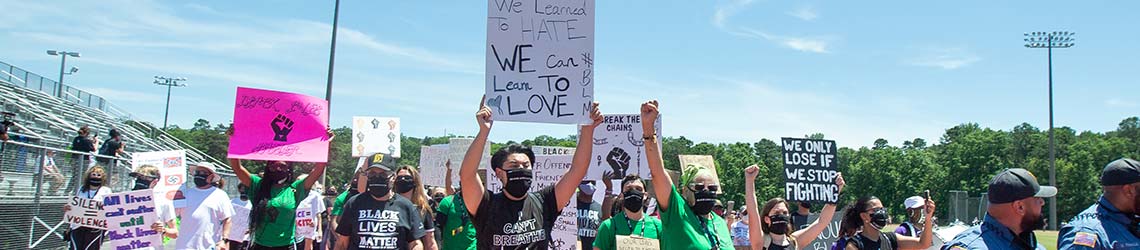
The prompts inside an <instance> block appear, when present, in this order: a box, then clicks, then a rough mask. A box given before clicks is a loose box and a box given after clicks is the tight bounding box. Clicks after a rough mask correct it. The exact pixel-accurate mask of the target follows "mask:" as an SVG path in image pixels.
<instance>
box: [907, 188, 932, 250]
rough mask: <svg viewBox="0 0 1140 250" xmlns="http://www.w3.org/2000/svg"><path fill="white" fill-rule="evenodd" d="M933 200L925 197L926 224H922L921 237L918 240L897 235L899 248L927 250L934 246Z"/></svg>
mask: <svg viewBox="0 0 1140 250" xmlns="http://www.w3.org/2000/svg"><path fill="white" fill-rule="evenodd" d="M934 208H936V207H935V206H934V200H933V199H930V197H926V208H925V209H926V211H923V212H926V222H924V223H923V224H922V235H921V236H920V237H919V238H915V237H907V236H902V235H899V236H898V238H899V248H905V249H927V248H930V245H932V244H934V219H932V218H934Z"/></svg>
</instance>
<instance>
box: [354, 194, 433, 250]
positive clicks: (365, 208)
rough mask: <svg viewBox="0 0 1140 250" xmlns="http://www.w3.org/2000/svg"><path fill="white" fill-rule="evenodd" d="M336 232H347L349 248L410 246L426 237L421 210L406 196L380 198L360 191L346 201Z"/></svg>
mask: <svg viewBox="0 0 1140 250" xmlns="http://www.w3.org/2000/svg"><path fill="white" fill-rule="evenodd" d="M336 233H337V234H340V235H345V236H348V249H349V250H354V249H408V242H412V241H415V240H418V239H419V238H421V237H424V234H426V232H424V229H423V221H422V219H421V218H420V213H419V210H418V209H416V206H415V205H412V202H411V201H408V199H406V198H404V197H403V196H399V195H393V196H392V199H389V200H387V201H378V200H376V199H375V198H372V196H371V195H368V194H366V193H365V194H357V195H354V196H352V198H349V199H348V201H345V203H344V213H342V214H341V216H340V221H339V222H338V224H337V227H336Z"/></svg>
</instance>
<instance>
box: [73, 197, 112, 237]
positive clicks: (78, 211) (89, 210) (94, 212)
mask: <svg viewBox="0 0 1140 250" xmlns="http://www.w3.org/2000/svg"><path fill="white" fill-rule="evenodd" d="M67 205H69V206H70V207H71V210H67V213H66V214H65V215H64V217H66V218H65V220H66V221H67V223H71V225H74V226H81V227H89V228H95V229H107V217H104V216H103V213H102V212H103V201H101V200H96V199H87V198H83V197H79V196H72V197H71V199H69V200H67Z"/></svg>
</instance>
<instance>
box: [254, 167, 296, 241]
mask: <svg viewBox="0 0 1140 250" xmlns="http://www.w3.org/2000/svg"><path fill="white" fill-rule="evenodd" d="M249 178H250V187H260V186H261V185H260V184H261V177H257V176H250V177H249ZM246 192H248V193H247V194H246V195H248V196H249V199H250V200H251V201H252V200H257V197H255V196H256V195H257V194H256V193H257V192H256V188H250V189H248V190H247V191H246ZM308 195H309V190H308V189H305V180H303V179H302V180H297V181H294V182H293V184H291V185H289V186H285V187H282V188H274V189H271V190H269V197H272V198H270V199H269V201H268V202H267V203H268V204H269V207H268V208H267V209H268V210H266V211H267V213H268V214H266V215H264V216H262V217H261V218H262V220H261V222H260V224H261V225H260V226H259V227H258V228H257V231H254V232H253V233H252V235H251V238H253V243H257V244H258V245H262V246H267V247H281V246H288V245H290V244H293V232H295V231H297V230H296V227H297V223H296V222H294V220H296V215H297V204H299V203H301V200H304V199H305V197H306V196H308ZM274 213H276V218H271V217H274V216H273V214H274ZM271 219H274V220H271Z"/></svg>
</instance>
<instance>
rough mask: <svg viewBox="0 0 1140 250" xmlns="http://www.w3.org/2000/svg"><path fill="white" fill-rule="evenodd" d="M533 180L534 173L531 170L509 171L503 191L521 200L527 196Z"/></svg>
mask: <svg viewBox="0 0 1140 250" xmlns="http://www.w3.org/2000/svg"><path fill="white" fill-rule="evenodd" d="M533 178H534V173H532V172H531V171H530V169H525V168H516V169H511V170H507V183H506V184H505V185H503V191H506V192H507V194H510V195H511V196H513V197H515V198H521V197H523V196H525V195H526V192H527V190H530V182H531V179H533Z"/></svg>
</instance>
